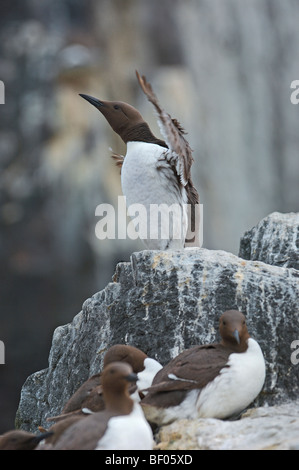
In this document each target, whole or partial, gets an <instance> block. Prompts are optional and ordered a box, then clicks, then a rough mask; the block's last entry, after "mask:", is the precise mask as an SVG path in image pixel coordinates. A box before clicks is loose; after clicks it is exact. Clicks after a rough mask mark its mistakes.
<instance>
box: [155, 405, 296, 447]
mask: <svg viewBox="0 0 299 470" xmlns="http://www.w3.org/2000/svg"><path fill="white" fill-rule="evenodd" d="M157 440H158V445H157V448H158V449H161V450H179V449H192V450H298V449H299V402H298V400H297V401H294V402H289V403H284V404H282V405H279V406H271V407H261V408H256V409H250V410H248V411H247V412H246V413H244V414H243V415H242V416H241V419H240V420H238V421H222V420H219V419H194V420H187V419H185V420H178V421H175V422H174V423H172V424H170V425H168V426H164V427H163V428H161V430H160V431H159V434H158V436H157Z"/></svg>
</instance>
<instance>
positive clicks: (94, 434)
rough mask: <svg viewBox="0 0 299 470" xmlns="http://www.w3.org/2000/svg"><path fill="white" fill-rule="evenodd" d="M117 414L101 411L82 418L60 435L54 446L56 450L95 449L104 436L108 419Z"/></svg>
mask: <svg viewBox="0 0 299 470" xmlns="http://www.w3.org/2000/svg"><path fill="white" fill-rule="evenodd" d="M112 416H115V415H114V414H113V413H110V412H108V411H100V412H99V413H94V414H93V415H90V416H88V417H86V418H82V419H81V420H80V421H77V422H76V423H74V424H73V425H72V426H70V427H69V428H67V429H66V431H65V432H64V433H63V434H62V435H61V436H60V438H59V439H58V441H57V443H56V444H55V445H54V446H53V449H54V450H93V449H95V447H96V444H97V442H98V441H99V439H100V438H101V437H103V435H104V433H105V431H106V429H107V425H108V420H109V419H110V418H111V417H112Z"/></svg>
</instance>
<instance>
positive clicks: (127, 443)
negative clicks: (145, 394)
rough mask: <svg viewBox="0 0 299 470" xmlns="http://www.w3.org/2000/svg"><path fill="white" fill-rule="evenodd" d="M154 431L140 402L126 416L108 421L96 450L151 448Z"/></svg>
mask: <svg viewBox="0 0 299 470" xmlns="http://www.w3.org/2000/svg"><path fill="white" fill-rule="evenodd" d="M153 443H154V441H153V433H152V430H151V427H150V425H149V424H148V422H147V421H146V419H145V417H144V414H143V411H142V409H141V407H140V405H139V404H138V403H134V407H133V410H132V412H131V413H130V414H129V415H125V416H115V417H114V418H111V419H110V420H109V423H108V428H107V430H106V432H105V434H104V436H103V437H102V438H101V439H100V440H99V441H98V443H97V446H96V448H95V450H151V449H152V448H153Z"/></svg>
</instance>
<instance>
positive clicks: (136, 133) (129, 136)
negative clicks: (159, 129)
mask: <svg viewBox="0 0 299 470" xmlns="http://www.w3.org/2000/svg"><path fill="white" fill-rule="evenodd" d="M120 137H121V138H122V139H123V141H124V142H125V143H128V142H148V143H150V144H157V145H160V146H161V147H165V148H168V146H167V144H166V143H165V142H164V140H161V139H158V138H157V137H155V136H154V134H153V133H152V131H151V130H150V128H149V125H148V124H147V123H146V122H142V123H140V124H136V125H135V126H132V127H129V128H126V129H124V130H123V131H122V132H121V133H120Z"/></svg>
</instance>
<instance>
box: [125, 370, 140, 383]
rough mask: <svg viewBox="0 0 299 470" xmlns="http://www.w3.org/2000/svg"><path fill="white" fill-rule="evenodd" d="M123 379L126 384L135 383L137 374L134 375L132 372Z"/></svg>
mask: <svg viewBox="0 0 299 470" xmlns="http://www.w3.org/2000/svg"><path fill="white" fill-rule="evenodd" d="M125 379H126V380H127V381H128V382H137V380H138V375H137V374H134V372H132V373H131V374H129V375H127V376H126V377H125Z"/></svg>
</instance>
